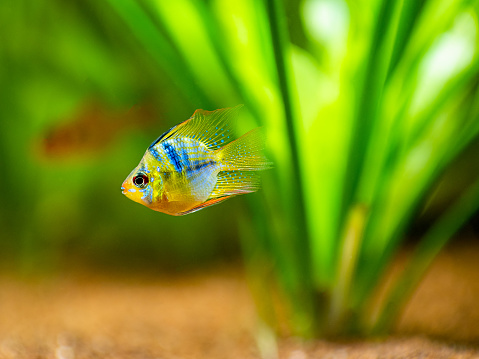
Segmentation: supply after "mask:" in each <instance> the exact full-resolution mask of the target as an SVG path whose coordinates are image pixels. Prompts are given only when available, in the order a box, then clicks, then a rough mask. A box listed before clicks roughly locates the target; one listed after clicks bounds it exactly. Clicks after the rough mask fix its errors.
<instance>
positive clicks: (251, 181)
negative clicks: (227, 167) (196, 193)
mask: <svg viewBox="0 0 479 359" xmlns="http://www.w3.org/2000/svg"><path fill="white" fill-rule="evenodd" d="M259 188H260V177H259V175H258V174H256V173H255V172H251V171H222V172H220V173H218V179H217V181H216V186H215V188H214V189H213V192H211V194H210V197H209V198H214V197H221V196H234V195H239V194H245V193H251V192H255V191H257V190H258V189H259Z"/></svg>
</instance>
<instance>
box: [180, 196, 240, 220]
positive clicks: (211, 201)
mask: <svg viewBox="0 0 479 359" xmlns="http://www.w3.org/2000/svg"><path fill="white" fill-rule="evenodd" d="M230 197H232V196H227V197H221V198H212V199H209V200H207V201H206V202H203V203H202V204H200V205H198V206H196V207H193V208H192V209H189V210H188V211H184V212H180V213H178V214H176V215H177V216H184V215H185V214H190V213H193V212H196V211H199V210H200V209H203V208H206V207H209V206H213V205H215V204H218V203H221V202H223V201H226V200H227V199H228V198H230Z"/></svg>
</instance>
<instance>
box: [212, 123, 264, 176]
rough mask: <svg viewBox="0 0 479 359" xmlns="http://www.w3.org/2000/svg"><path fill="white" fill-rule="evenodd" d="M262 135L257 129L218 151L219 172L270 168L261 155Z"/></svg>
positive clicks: (258, 128) (262, 146)
mask: <svg viewBox="0 0 479 359" xmlns="http://www.w3.org/2000/svg"><path fill="white" fill-rule="evenodd" d="M263 149H264V135H263V132H262V130H261V127H257V128H255V129H253V130H251V131H249V132H248V133H245V134H244V135H243V136H241V137H240V138H238V139H237V140H235V141H233V142H231V143H229V144H228V145H227V146H225V147H223V148H221V149H220V150H219V151H218V158H219V160H220V161H221V166H222V167H221V170H223V171H233V170H243V171H261V170H266V169H268V168H271V162H269V161H268V159H267V158H266V157H265V156H264V154H263Z"/></svg>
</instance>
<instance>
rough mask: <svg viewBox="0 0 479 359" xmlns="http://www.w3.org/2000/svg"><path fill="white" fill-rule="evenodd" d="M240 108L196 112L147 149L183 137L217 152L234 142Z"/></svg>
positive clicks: (239, 106)
mask: <svg viewBox="0 0 479 359" xmlns="http://www.w3.org/2000/svg"><path fill="white" fill-rule="evenodd" d="M241 107H243V105H238V106H235V107H229V108H223V109H219V110H215V111H205V110H196V111H195V113H194V114H193V116H191V118H189V119H188V120H186V121H184V122H182V123H180V124H179V125H176V126H173V127H172V128H170V129H169V130H168V131H166V132H165V133H164V134H162V135H161V136H160V137H158V138H157V139H156V140H155V141H154V142H153V143H152V144H151V145H150V147H149V148H151V147H153V146H154V145H156V144H157V143H158V142H160V141H163V140H166V139H170V138H175V137H179V136H184V137H189V138H192V139H195V140H198V141H201V142H203V143H204V144H205V145H206V146H208V148H210V149H211V150H217V149H218V148H221V147H223V146H225V145H226V144H228V143H230V142H231V141H233V140H234V136H233V124H234V121H235V120H236V119H237V117H238V112H239V110H240V109H241Z"/></svg>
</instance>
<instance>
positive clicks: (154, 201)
mask: <svg viewBox="0 0 479 359" xmlns="http://www.w3.org/2000/svg"><path fill="white" fill-rule="evenodd" d="M241 106H242V105H239V106H236V107H233V108H225V109H220V110H216V111H204V110H196V111H195V113H194V114H193V116H192V117H191V118H190V119H188V120H186V121H184V122H182V123H180V124H179V125H177V126H174V127H172V128H171V129H169V130H168V131H167V132H165V133H164V134H163V135H161V136H160V137H158V139H156V140H155V141H154V142H153V143H152V144H151V145H150V147H148V149H147V150H146V152H145V155H144V156H143V158H142V159H141V161H140V164H139V165H138V166H137V167H136V168H135V169H134V170H133V171H132V172H131V173H130V175H129V176H128V177H127V178H126V180H125V181H124V182H123V185H122V187H121V189H122V192H123V194H124V195H126V196H127V197H128V198H130V199H131V200H133V201H135V202H138V203H141V204H143V205H145V206H147V207H148V208H151V209H153V210H155V211H159V212H163V213H167V214H171V215H174V216H181V215H185V214H188V213H192V212H196V211H199V210H200V209H203V208H205V207H208V206H211V205H214V204H218V203H220V202H223V201H224V200H226V199H228V198H231V197H233V196H237V195H240V194H245V193H250V192H254V191H256V190H257V189H258V188H259V183H260V179H259V176H258V174H257V173H256V172H255V171H261V170H265V169H268V168H269V167H270V165H271V163H270V162H268V160H267V159H266V158H265V157H264V156H263V154H262V150H263V147H264V140H263V134H262V132H261V130H260V128H255V129H253V130H251V131H250V132H248V133H246V134H244V135H243V136H241V137H240V138H238V139H234V137H233V128H232V124H233V120H235V119H236V117H237V114H238V110H239V109H240V108H241Z"/></svg>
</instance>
